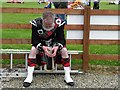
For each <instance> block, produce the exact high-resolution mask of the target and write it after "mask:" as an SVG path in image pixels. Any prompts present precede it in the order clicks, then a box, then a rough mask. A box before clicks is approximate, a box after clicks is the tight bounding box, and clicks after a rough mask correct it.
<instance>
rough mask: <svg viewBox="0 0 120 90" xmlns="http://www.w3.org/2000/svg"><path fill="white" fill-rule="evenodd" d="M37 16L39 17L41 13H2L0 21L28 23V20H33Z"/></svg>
mask: <svg viewBox="0 0 120 90" xmlns="http://www.w3.org/2000/svg"><path fill="white" fill-rule="evenodd" d="M37 17H41V14H17V13H2V22H0V23H19V24H26V23H27V24H29V21H30V20H33V19H35V18H37Z"/></svg>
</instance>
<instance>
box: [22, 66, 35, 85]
mask: <svg viewBox="0 0 120 90" xmlns="http://www.w3.org/2000/svg"><path fill="white" fill-rule="evenodd" d="M33 71H34V66H33V67H29V66H28V74H27V78H26V79H25V80H24V83H23V86H24V87H29V86H30V85H31V82H32V80H33Z"/></svg>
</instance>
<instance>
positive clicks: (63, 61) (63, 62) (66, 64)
mask: <svg viewBox="0 0 120 90" xmlns="http://www.w3.org/2000/svg"><path fill="white" fill-rule="evenodd" d="M66 60H67V61H66ZM61 62H62V64H63V66H64V67H69V66H70V60H69V58H66V59H62V60H61Z"/></svg>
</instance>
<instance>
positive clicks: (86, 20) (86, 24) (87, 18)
mask: <svg viewBox="0 0 120 90" xmlns="http://www.w3.org/2000/svg"><path fill="white" fill-rule="evenodd" d="M89 32H90V6H85V9H84V31H83V63H82V68H83V71H85V72H86V71H87V70H88V68H89Z"/></svg>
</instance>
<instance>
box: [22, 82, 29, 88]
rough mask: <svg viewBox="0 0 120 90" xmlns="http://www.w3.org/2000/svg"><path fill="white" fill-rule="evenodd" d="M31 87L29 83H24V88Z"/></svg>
mask: <svg viewBox="0 0 120 90" xmlns="http://www.w3.org/2000/svg"><path fill="white" fill-rule="evenodd" d="M30 85H31V83H29V82H24V83H23V86H24V87H29V86H30Z"/></svg>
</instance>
